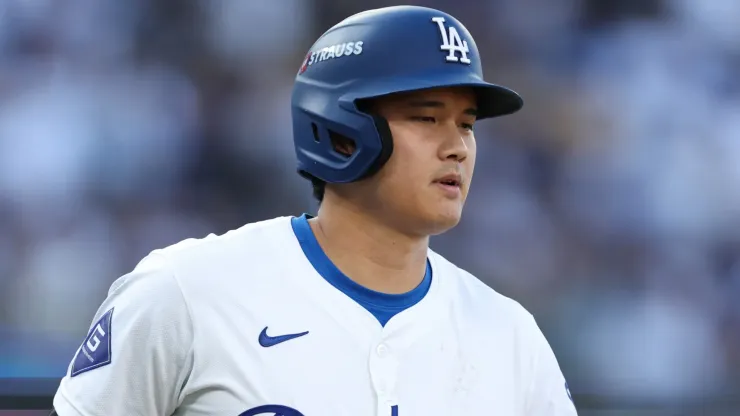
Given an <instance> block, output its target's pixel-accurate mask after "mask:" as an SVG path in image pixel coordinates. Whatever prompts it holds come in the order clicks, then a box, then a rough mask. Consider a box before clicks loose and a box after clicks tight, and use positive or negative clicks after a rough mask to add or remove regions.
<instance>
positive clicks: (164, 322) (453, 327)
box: [54, 215, 576, 416]
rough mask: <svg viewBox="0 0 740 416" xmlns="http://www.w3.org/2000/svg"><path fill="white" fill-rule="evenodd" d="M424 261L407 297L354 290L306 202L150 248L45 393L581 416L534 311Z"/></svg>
mask: <svg viewBox="0 0 740 416" xmlns="http://www.w3.org/2000/svg"><path fill="white" fill-rule="evenodd" d="M428 265H429V269H428V273H427V277H426V278H425V279H424V281H425V282H426V283H423V284H422V285H420V286H419V288H417V291H416V292H415V293H416V294H415V295H413V296H411V295H410V296H407V295H405V294H404V295H385V294H380V293H377V292H372V291H370V290H368V289H365V288H361V287H359V285H356V284H354V283H351V281H350V280H349V279H348V278H347V277H346V276H339V275H338V274H341V272H339V271H338V269H336V267H334V266H333V265H332V264H331V262H330V261H329V260H328V258H327V257H326V255H325V254H324V253H323V252H322V251H321V248H320V246H319V245H318V243H317V242H316V239H315V237H314V236H313V234H312V233H311V231H310V227H309V226H308V222H307V217H306V216H305V215H304V216H302V217H295V218H294V217H280V218H276V219H272V220H267V221H263V222H259V223H254V224H249V225H246V226H244V227H242V228H240V229H237V230H234V231H231V232H228V233H226V234H224V235H221V236H214V235H209V236H208V237H205V238H203V239H200V240H194V239H193V240H185V241H183V242H180V243H178V244H175V245H173V246H170V247H167V248H165V249H161V250H155V251H153V252H152V253H151V254H150V255H148V256H147V257H145V258H144V259H143V260H142V261H141V262H140V263H139V264H138V265H137V266H136V267H135V268H134V270H133V271H132V272H130V273H129V274H127V275H124V276H122V277H120V278H119V279H118V280H116V282H115V283H114V284H113V285H112V286H111V288H110V291H109V293H108V296H107V298H106V299H105V301H104V302H103V303H102V305H101V306H100V308H99V310H98V312H97V313H96V315H95V318H94V320H93V323H92V325H91V327H90V332H89V334H88V336H87V337H86V338H85V340H84V341H83V343H82V345H81V346H80V348H79V350H78V352H77V354H76V355H75V357H74V359H73V360H72V362H71V364H70V366H69V369H68V373H67V375H66V376H65V377H64V379H63V380H62V382H61V385H60V387H59V390H58V392H57V394H56V396H55V398H54V406H55V408H56V410H57V412H58V414H59V415H61V416H115V415H122V416H135V415H141V416H166V415H167V416H168V415H183V416H213V415H223V416H227V415H233V416H258V415H270V416H272V415H281V416H301V415H303V416H420V415H424V416H435V415H440V416H450V415H469V414H474V415H507V416H515V415H533V416H571V415H576V409H575V406H574V404H573V402H572V400H571V398H570V393H569V392H568V388H567V384H566V381H565V379H564V377H563V375H562V372H561V370H560V368H559V365H558V363H557V360H556V358H555V356H554V354H553V352H552V350H551V348H550V346H549V344H548V342H547V341H546V340H545V338H544V336H543V334H542V332H541V331H540V330H539V328H538V327H537V325H536V323H535V320H534V319H533V317H532V315H530V314H529V313H528V312H527V311H526V310H525V309H524V308H523V307H521V306H520V305H519V304H518V303H516V302H515V301H513V300H511V299H508V298H506V297H504V296H502V295H500V294H498V293H496V292H495V291H493V290H492V289H490V288H489V287H488V286H486V285H484V284H483V283H481V282H480V281H479V280H477V279H476V278H475V277H473V276H472V275H470V274H469V273H467V272H465V271H463V270H461V269H459V268H457V267H456V266H454V265H453V264H451V263H450V262H448V261H447V260H445V259H444V258H443V257H442V256H440V255H438V254H437V253H435V252H433V251H432V250H430V251H429V256H428ZM342 278H343V279H345V280H341V279H342ZM352 285H356V286H357V287H355V286H352Z"/></svg>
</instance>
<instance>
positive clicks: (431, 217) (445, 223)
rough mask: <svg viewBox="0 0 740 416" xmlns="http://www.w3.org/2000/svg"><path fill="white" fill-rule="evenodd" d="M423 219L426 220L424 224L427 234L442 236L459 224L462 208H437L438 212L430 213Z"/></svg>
mask: <svg viewBox="0 0 740 416" xmlns="http://www.w3.org/2000/svg"><path fill="white" fill-rule="evenodd" d="M425 217H426V218H427V221H426V222H427V224H428V229H429V231H428V232H427V234H429V235H438V234H442V233H444V232H446V231H449V230H450V229H452V228H455V227H456V226H457V224H459V223H460V219H461V218H462V207H460V206H456V207H452V206H446V207H439V210H436V211H434V212H430V213H428V214H427V215H425Z"/></svg>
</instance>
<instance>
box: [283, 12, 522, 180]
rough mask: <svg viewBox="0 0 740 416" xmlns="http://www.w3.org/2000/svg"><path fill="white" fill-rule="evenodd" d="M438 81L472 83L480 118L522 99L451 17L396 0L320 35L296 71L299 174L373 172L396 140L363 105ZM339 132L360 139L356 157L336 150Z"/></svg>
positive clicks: (507, 110) (357, 175)
mask: <svg viewBox="0 0 740 416" xmlns="http://www.w3.org/2000/svg"><path fill="white" fill-rule="evenodd" d="M399 39H402V40H403V42H399ZM439 87H469V88H472V89H473V90H474V91H475V92H476V96H477V98H478V112H479V116H478V118H479V119H485V118H492V117H498V116H503V115H507V114H512V113H514V112H516V111H518V110H519V109H520V108H521V107H522V104H523V103H522V99H521V97H519V95H518V94H517V93H515V92H514V91H512V90H510V89H508V88H506V87H502V86H499V85H495V84H490V83H487V82H485V81H483V77H482V69H481V64H480V59H479V54H478V49H477V46H476V45H475V41H474V40H473V38H472V36H471V35H470V33H468V31H467V29H466V28H465V27H464V26H463V25H462V24H460V22H458V21H457V20H456V19H455V18H453V17H452V16H449V15H447V14H445V13H443V12H440V11H438V10H434V9H429V8H424V7H415V6H397V7H388V8H383V9H377V10H371V11H368V12H363V13H360V14H357V15H354V16H351V17H349V18H347V19H345V20H344V21H343V22H341V23H339V24H338V25H336V26H334V27H333V28H331V29H330V30H329V31H327V32H326V33H325V34H324V35H323V36H322V37H321V38H319V40H318V41H317V42H316V43H315V44H314V46H313V47H312V48H311V52H309V54H308V55H307V56H306V60H305V61H304V63H303V65H302V66H301V69H300V70H299V73H298V75H297V76H296V82H295V86H294V89H293V95H292V116H293V139H294V145H295V151H296V157H297V159H298V171H299V173H300V174H301V175H302V176H304V177H307V178H311V177H314V178H317V179H320V180H322V181H325V182H329V183H347V182H354V181H357V180H360V179H362V178H365V177H368V176H370V175H372V174H374V173H375V172H377V171H378V170H379V169H380V168H381V167H382V166H383V164H385V162H386V161H387V160H388V158H389V157H390V155H391V153H392V150H393V140H392V137H391V134H390V128H389V127H388V123H387V122H386V121H385V120H384V119H382V118H380V117H378V116H376V115H372V114H369V113H366V112H364V111H362V109H361V108H359V106H358V105H359V103H360V102H361V101H364V100H369V99H373V98H378V97H382V96H386V95H390V94H395V93H401V92H411V91H419V90H425V89H431V88H439ZM337 135H338V136H342V137H344V138H347V139H350V140H352V141H353V142H354V145H355V149H354V152H353V153H352V154H351V155H349V156H347V155H344V154H341V153H339V152H338V151H337V150H336V149H335V147H334V144H333V140H332V137H335V136H337Z"/></svg>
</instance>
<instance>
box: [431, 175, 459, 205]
mask: <svg viewBox="0 0 740 416" xmlns="http://www.w3.org/2000/svg"><path fill="white" fill-rule="evenodd" d="M462 183H463V182H462V177H461V176H460V175H458V174H450V175H446V176H443V177H441V178H439V179H437V180H435V181H434V184H435V185H437V187H438V189H440V190H441V191H442V193H443V194H444V195H445V197H446V198H450V199H458V198H459V197H460V196H461V195H462Z"/></svg>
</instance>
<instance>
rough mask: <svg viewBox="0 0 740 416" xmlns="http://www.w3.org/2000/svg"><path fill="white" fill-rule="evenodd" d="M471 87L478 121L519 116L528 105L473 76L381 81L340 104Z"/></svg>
mask: <svg viewBox="0 0 740 416" xmlns="http://www.w3.org/2000/svg"><path fill="white" fill-rule="evenodd" d="M450 87H460V88H471V89H472V90H473V91H474V92H475V94H476V96H477V100H478V102H477V105H478V108H477V110H478V117H477V118H478V119H479V120H480V119H486V118H493V117H500V116H505V115H509V114H513V113H516V112H517V111H519V110H520V109H521V108H522V107H523V106H524V100H522V98H521V97H520V96H519V94H517V93H516V92H515V91H513V90H511V89H509V88H507V87H504V86H501V85H496V84H491V83H489V82H485V81H483V80H481V79H479V78H477V77H472V76H463V77H461V76H450V75H449V74H441V75H438V76H434V75H431V76H423V77H413V78H412V77H394V78H393V79H386V80H379V81H376V82H373V83H370V84H364V85H363V86H362V87H360V88H357V89H355V90H353V91H352V92H351V93H348V94H346V95H344V96H342V98H341V99H340V102H343V103H347V104H350V103H351V104H352V105H355V104H356V102H357V101H360V100H369V99H373V98H380V97H383V96H387V95H392V94H398V93H407V92H414V91H423V90H427V89H434V88H450Z"/></svg>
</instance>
